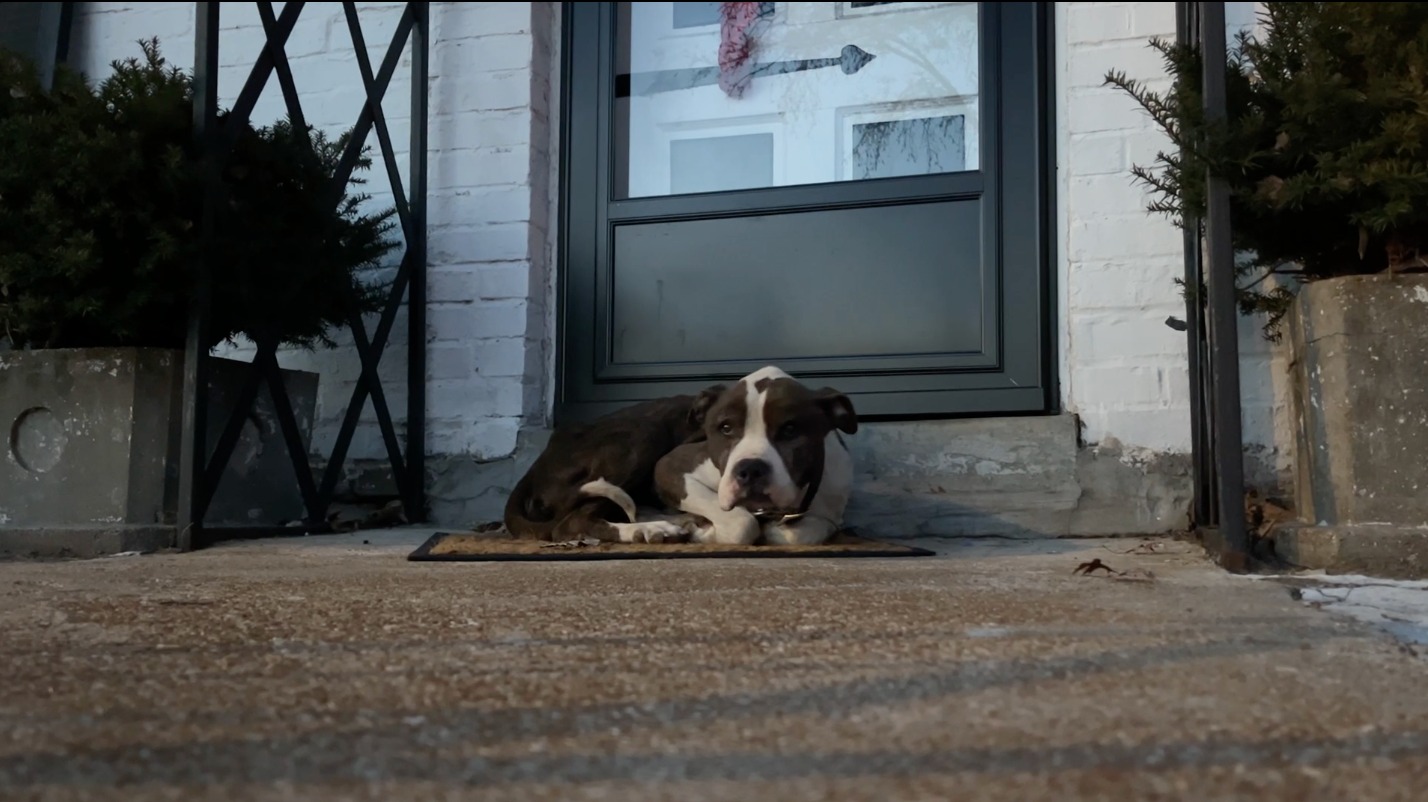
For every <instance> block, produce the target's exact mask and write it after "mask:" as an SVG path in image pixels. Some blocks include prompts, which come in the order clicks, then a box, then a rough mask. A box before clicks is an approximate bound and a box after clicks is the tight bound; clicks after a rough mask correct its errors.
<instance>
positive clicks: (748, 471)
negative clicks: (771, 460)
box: [734, 459, 769, 487]
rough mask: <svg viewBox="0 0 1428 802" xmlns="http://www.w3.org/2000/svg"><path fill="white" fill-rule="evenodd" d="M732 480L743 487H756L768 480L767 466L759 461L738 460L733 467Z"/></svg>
mask: <svg viewBox="0 0 1428 802" xmlns="http://www.w3.org/2000/svg"><path fill="white" fill-rule="evenodd" d="M734 478H735V479H737V480H739V484H741V485H744V486H745V487H748V486H751V485H756V484H758V483H759V482H762V481H764V480H766V479H768V478H769V464H768V463H767V462H764V461H763V460H761V459H745V460H739V464H737V465H735V466H734Z"/></svg>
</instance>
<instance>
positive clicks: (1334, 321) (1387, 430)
mask: <svg viewBox="0 0 1428 802" xmlns="http://www.w3.org/2000/svg"><path fill="white" fill-rule="evenodd" d="M1425 312H1428V275H1406V276H1387V275H1378V276H1346V277H1343V278H1336V279H1329V280H1324V281H1316V282H1313V283H1311V284H1308V285H1306V286H1304V287H1303V288H1302V289H1301V290H1300V293H1299V297H1298V299H1297V302H1296V307H1295V309H1294V311H1293V314H1292V315H1291V318H1290V327H1291V337H1292V344H1293V347H1294V362H1293V365H1292V369H1291V383H1292V404H1293V414H1294V417H1295V424H1296V440H1297V442H1296V449H1295V502H1296V509H1297V511H1298V513H1299V515H1300V517H1301V519H1302V520H1303V521H1304V522H1305V523H1306V524H1307V526H1304V527H1300V528H1298V529H1296V530H1295V531H1294V532H1292V533H1290V532H1285V533H1282V534H1281V535H1277V536H1276V547H1277V549H1278V550H1279V551H1280V553H1281V556H1284V557H1285V558H1286V559H1289V560H1291V561H1292V562H1294V563H1295V564H1298V565H1303V566H1305V567H1309V568H1326V569H1331V570H1336V571H1338V570H1344V571H1363V572H1366V573H1373V574H1382V575H1390V574H1391V575H1395V576H1404V575H1413V576H1428V561H1425V560H1424V559H1423V558H1420V557H1419V556H1418V552H1419V550H1420V549H1421V546H1420V545H1418V544H1420V543H1421V542H1422V541H1423V539H1424V537H1425V536H1426V535H1428V459H1424V455H1425V454H1428V371H1425V370H1424V365H1425V364H1428V329H1425V328H1424V327H1423V326H1422V325H1420V321H1421V320H1422V318H1423V315H1424V313H1425Z"/></svg>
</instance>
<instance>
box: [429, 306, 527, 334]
mask: <svg viewBox="0 0 1428 802" xmlns="http://www.w3.org/2000/svg"><path fill="white" fill-rule="evenodd" d="M526 313H527V304H526V302H525V301H524V300H521V301H490V302H487V303H482V304H476V303H465V304H451V305H447V304H432V305H431V308H430V309H428V310H427V313H426V318H427V342H429V343H430V342H470V341H472V340H479V339H485V338H490V337H519V336H522V335H523V334H524V333H525V329H526Z"/></svg>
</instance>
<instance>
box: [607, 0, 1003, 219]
mask: <svg viewBox="0 0 1428 802" xmlns="http://www.w3.org/2000/svg"><path fill="white" fill-rule="evenodd" d="M617 5H618V9H617V19H616V49H615V73H616V74H615V108H614V118H613V121H612V122H613V128H614V131H613V135H614V136H613V144H614V148H615V154H614V156H615V174H614V176H613V178H614V182H613V183H614V187H613V189H614V196H615V198H616V199H629V198H649V197H664V196H670V195H684V194H693V193H702V192H722V191H730V190H749V189H761V188H768V187H783V186H797V185H806V184H826V183H833V182H842V181H864V180H869V179H879V178H897V177H903V176H915V175H936V174H944V173H957V172H964V171H975V170H977V169H979V158H978V157H979V152H978V151H979V149H978V139H979V137H978V132H979V131H980V129H981V126H980V120H979V111H980V109H979V103H978V101H979V94H980V75H979V69H978V65H979V61H980V52H979V38H978V30H979V19H978V16H979V11H980V9H979V6H980V4H978V3H947V2H905V3H897V2H888V3H858V2H835V3H782V2H739V3H690V2H671V3H653V2H638V3H619V4H617Z"/></svg>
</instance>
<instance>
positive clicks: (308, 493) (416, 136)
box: [178, 2, 429, 549]
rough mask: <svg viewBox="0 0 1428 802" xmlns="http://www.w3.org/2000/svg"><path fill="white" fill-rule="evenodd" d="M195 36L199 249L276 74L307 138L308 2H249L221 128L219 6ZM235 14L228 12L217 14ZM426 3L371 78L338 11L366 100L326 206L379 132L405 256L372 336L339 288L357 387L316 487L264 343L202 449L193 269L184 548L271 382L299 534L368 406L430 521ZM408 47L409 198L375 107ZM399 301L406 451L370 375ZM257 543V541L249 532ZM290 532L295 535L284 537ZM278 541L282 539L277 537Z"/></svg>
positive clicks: (203, 8)
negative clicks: (247, 59) (250, 50)
mask: <svg viewBox="0 0 1428 802" xmlns="http://www.w3.org/2000/svg"><path fill="white" fill-rule="evenodd" d="M195 5H196V7H197V8H196V11H197V19H196V29H197V31H196V34H197V35H196V37H195V44H194V136H195V137H196V138H197V144H198V146H199V147H200V148H201V152H202V153H203V154H204V158H205V161H206V171H207V172H206V182H205V185H206V189H205V194H204V208H203V215H202V220H203V224H202V232H201V235H202V236H203V237H204V238H205V241H206V242H207V241H210V240H211V238H212V237H213V236H214V220H215V215H216V214H217V213H218V209H219V208H220V207H221V205H222V203H223V200H224V199H223V193H224V189H223V183H222V181H221V180H220V176H221V171H222V169H223V165H224V163H225V161H226V159H227V158H228V157H229V154H230V153H231V151H232V149H233V147H234V144H235V143H236V141H237V137H238V133H239V132H240V131H241V130H242V129H243V128H244V127H245V126H246V125H247V124H248V120H249V117H250V116H251V114H252V112H253V108H254V107H255V106H256V105H257V102H258V99H259V97H260V96H261V95H262V92H263V89H264V88H265V87H266V86H267V85H268V81H269V80H270V79H271V77H272V76H274V75H276V76H277V79H278V84H279V86H280V88H281V89H282V95H283V101H284V104H285V106H286V108H287V112H288V116H289V118H290V120H291V122H292V123H293V126H294V128H295V129H296V130H299V131H306V130H307V128H306V125H305V115H304V113H303V108H302V99H301V98H300V97H299V96H298V92H297V88H296V84H295V83H294V81H293V74H292V68H291V66H290V65H289V63H288V57H287V53H286V49H285V48H286V45H287V41H288V38H289V36H290V35H291V34H292V32H293V28H294V26H295V25H296V24H297V21H298V19H299V16H300V15H301V14H302V11H303V8H304V7H305V6H306V5H307V4H306V3H298V2H289V3H286V4H285V5H284V6H283V9H282V12H281V13H280V14H276V15H275V14H274V12H273V4H272V3H271V2H259V3H255V5H256V6H257V10H258V15H259V17H260V19H261V20H262V24H263V33H264V36H265V43H264V46H263V49H262V50H261V51H260V53H259V54H258V57H257V59H256V60H255V62H254V63H253V66H252V69H251V70H250V72H249V73H248V77H247V80H246V81H245V83H244V85H243V88H242V90H241V92H240V93H239V95H238V99H237V101H236V102H235V103H234V105H233V107H232V109H231V111H230V112H229V113H228V114H227V115H225V117H224V118H223V120H222V122H221V123H220V121H219V115H218V72H219V70H218V65H219V60H218V54H219V7H220V4H219V3H217V2H202V3H196V4H195ZM222 5H223V6H224V7H227V8H232V7H233V6H234V5H236V4H234V3H225V4H222ZM428 5H429V4H428V3H411V2H409V3H406V4H405V5H404V7H403V10H402V15H401V19H400V21H399V22H398V24H397V27H396V31H395V32H394V33H393V35H392V38H391V42H390V43H389V44H388V46H387V50H386V54H385V57H384V58H383V59H382V62H381V64H380V66H379V67H378V68H377V70H376V71H375V72H374V71H373V69H372V63H371V59H370V57H369V56H368V53H367V43H366V38H365V36H364V35H363V31H362V24H361V20H360V18H359V17H360V15H359V14H358V10H357V5H356V3H353V2H344V3H343V4H342V7H343V12H344V16H345V17H346V21H347V30H348V32H349V34H350V36H351V40H352V47H353V58H354V62H355V63H354V65H353V66H354V72H353V76H352V77H353V80H354V81H359V80H360V81H361V83H362V86H363V87H364V88H365V90H366V102H365V103H364V104H363V106H362V110H361V112H360V114H359V115H358V118H357V121H356V124H355V127H354V128H353V131H352V135H351V137H350V138H349V140H348V141H347V144H346V149H345V151H344V152H343V154H342V157H341V160H340V162H339V163H338V169H337V173H336V175H335V176H334V178H333V184H332V187H331V189H330V194H329V195H328V197H327V198H326V200H327V201H329V202H330V203H331V204H332V205H333V207H334V208H335V207H336V206H337V204H339V203H340V202H341V201H342V198H343V196H344V193H345V189H346V187H347V184H348V180H349V179H350V177H351V175H352V172H353V170H354V169H355V168H356V166H357V163H358V161H359V160H360V158H361V156H362V150H363V146H364V144H365V143H366V141H367V137H368V135H369V134H370V133H371V132H372V131H374V130H375V132H376V134H377V140H378V144H379V146H380V150H381V161H382V163H383V165H384V167H385V170H386V174H387V178H388V180H389V182H390V184H391V192H392V198H393V199H394V206H395V208H396V213H397V217H398V219H399V220H400V225H401V228H402V231H403V234H404V237H405V241H406V248H405V250H404V252H403V254H402V259H401V262H400V264H399V266H398V268H397V271H396V276H395V278H394V280H393V282H392V285H391V287H390V289H389V294H388V296H387V298H386V301H385V304H384V306H383V309H382V311H381V316H380V318H379V321H378V323H377V326H376V328H375V329H374V330H373V331H372V332H371V334H370V336H369V334H368V331H367V326H366V324H365V323H364V321H363V319H362V314H361V310H360V308H359V305H358V303H357V299H356V298H355V297H352V296H353V293H352V292H351V288H350V287H347V286H344V287H341V288H334V290H335V291H339V292H342V293H343V294H344V296H345V305H346V314H345V317H346V323H347V327H348V328H349V329H350V330H351V333H352V339H353V347H354V349H355V350H356V352H357V355H358V358H359V359H360V360H361V375H360V376H359V378H358V379H357V383H356V386H355V387H354V389H353V391H352V397H351V399H350V401H349V403H348V406H347V409H346V412H345V414H344V415H343V418H342V424H341V427H340V429H339V431H338V434H337V438H336V441H335V443H334V445H333V447H332V451H331V453H330V454H329V455H328V458H327V461H326V466H325V468H324V470H323V472H322V475H321V476H320V477H318V476H315V475H314V472H313V469H312V463H311V460H310V458H309V455H308V451H307V448H306V447H305V446H304V444H303V439H302V436H301V433H300V432H299V429H298V424H297V420H296V416H295V414H294V412H293V406H292V402H291V399H290V398H289V397H288V392H287V387H286V384H285V382H284V380H283V376H282V371H281V370H280V368H279V366H278V359H277V349H278V341H277V339H276V338H274V337H269V336H264V335H262V334H261V333H259V334H256V335H255V336H254V335H251V333H250V336H251V337H252V339H253V342H254V345H255V346H256V349H257V350H256V353H255V355H254V358H253V362H252V365H251V367H250V368H249V369H248V373H247V376H246V378H245V380H244V382H243V385H242V389H241V391H240V392H239V395H238V398H237V403H236V405H235V406H234V408H233V410H232V412H231V414H230V415H229V417H228V419H227V422H226V423H225V425H224V427H223V429H222V431H221V433H220V434H219V436H218V438H217V440H216V442H214V443H213V444H212V445H211V447H210V444H209V443H208V442H207V439H208V438H207V431H206V424H207V420H208V400H209V399H208V397H207V395H208V393H207V388H208V378H209V370H210V365H209V360H210V359H211V358H212V357H211V356H210V353H209V348H208V342H209V338H208V335H209V314H210V311H211V304H212V301H213V299H211V298H210V289H209V288H210V278H211V277H210V275H209V273H208V270H209V267H208V265H207V264H204V263H202V262H201V261H200V263H199V264H197V265H195V269H196V271H197V282H196V283H197V292H196V293H195V295H194V298H193V301H192V305H191V309H190V315H189V329H188V339H187V344H186V348H185V357H184V381H183V400H184V407H183V445H182V452H181V460H182V461H181V469H182V473H181V476H180V480H179V511H178V531H179V547H180V548H182V549H189V548H194V547H196V546H201V545H203V544H205V543H207V542H210V541H211V540H213V539H215V534H216V533H214V532H210V531H209V530H207V529H206V528H205V517H206V514H207V512H208V508H209V505H210V503H211V502H212V500H213V497H214V494H215V491H216V490H217V487H218V483H219V481H220V479H221V478H222V476H223V472H224V469H225V467H226V466H227V465H228V462H229V460H230V459H231V457H232V455H233V452H234V449H235V447H236V446H237V444H238V441H239V437H240V435H241V434H242V429H243V424H244V422H245V420H247V417H248V415H249V414H250V413H251V410H252V408H253V405H254V402H255V401H256V399H257V397H258V393H259V390H260V388H261V386H262V385H264V384H266V385H267V387H268V391H269V393H270V394H271V397H272V401H273V406H274V409H275V410H276V417H277V420H278V426H279V429H280V430H281V432H282V436H283V441H284V444H285V446H286V450H287V453H288V456H289V458H290V460H291V462H292V467H293V471H294V473H295V475H296V477H297V483H298V487H299V489H300V490H301V493H302V499H303V505H304V508H305V510H306V518H305V519H304V521H303V524H304V526H303V527H302V528H301V529H300V530H299V531H303V532H321V531H328V530H329V525H328V523H327V513H328V511H329V509H330V508H331V506H332V503H333V500H334V496H335V494H336V490H337V485H338V481H339V479H340V478H341V474H342V470H343V466H344V464H345V462H346V459H347V452H348V449H349V448H350V446H351V444H352V438H353V436H354V435H355V434H356V430H357V425H358V423H359V421H360V419H361V416H362V410H363V407H364V406H365V404H366V402H367V400H368V398H369V397H370V399H371V401H372V408H373V410H374V412H375V414H376V418H377V425H378V427H379V428H380V430H381V435H382V441H383V445H384V446H385V449H386V455H387V461H388V463H389V464H390V467H391V471H392V476H393V477H394V479H395V481H396V485H397V492H398V494H399V495H400V497H401V500H402V506H403V508H404V511H405V514H406V517H407V519H408V520H413V521H415V520H421V519H422V518H424V517H425V509H426V498H425V488H424V481H423V479H424V476H425V450H424V447H425V441H426V426H425V422H426V421H425V410H426V347H425V344H426V215H427V198H426V194H427V192H426V190H427V154H426V150H427V93H428V63H429V62H428V59H429V52H428V45H429V40H428V33H429V27H428V22H429V20H428ZM408 42H410V44H411V140H410V143H409V148H408V154H409V157H410V165H409V170H410V181H411V190H410V193H408V192H407V191H406V189H405V188H404V186H403V180H402V175H401V171H400V170H399V168H398V166H397V158H396V151H395V149H394V148H393V146H392V137H391V133H390V131H389V130H388V127H387V121H386V117H385V115H384V114H383V111H382V99H383V97H384V96H385V94H386V92H387V88H388V86H389V85H390V84H391V80H392V76H393V74H395V72H396V70H397V66H398V64H399V63H400V61H401V56H402V52H403V51H404V50H405V49H406V46H407V44H408ZM404 298H405V300H406V305H407V314H408V317H407V325H408V329H409V333H408V337H407V348H408V353H407V388H406V390H407V399H408V400H407V426H406V432H405V434H406V438H405V443H402V442H401V440H400V439H399V438H398V436H397V432H396V428H395V427H394V426H393V423H392V415H391V411H390V409H389V407H388V404H387V399H386V393H385V392H384V390H383V387H382V382H381V379H380V378H379V377H378V374H377V366H378V364H379V362H380V361H381V358H382V355H383V353H384V352H385V350H386V346H387V341H388V339H389V337H390V335H391V333H392V328H393V326H394V325H395V322H396V316H397V311H398V309H399V308H400V307H401V305H402V301H403V299H404ZM244 531H245V533H246V534H249V535H250V536H251V535H260V534H263V532H262V531H258V530H244ZM286 532H288V533H291V532H292V530H291V529H286ZM273 533H274V534H276V533H279V532H273Z"/></svg>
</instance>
